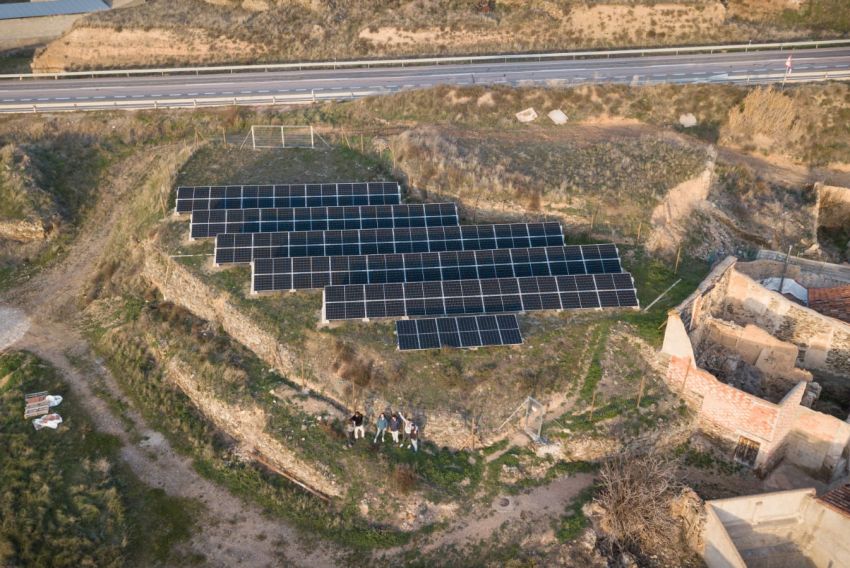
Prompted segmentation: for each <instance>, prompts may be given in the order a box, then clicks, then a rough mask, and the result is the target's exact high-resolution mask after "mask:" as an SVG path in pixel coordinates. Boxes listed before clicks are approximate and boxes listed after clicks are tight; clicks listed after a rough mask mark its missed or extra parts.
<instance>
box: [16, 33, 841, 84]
mask: <svg viewBox="0 0 850 568" xmlns="http://www.w3.org/2000/svg"><path fill="white" fill-rule="evenodd" d="M842 45H846V46H850V39H834V40H806V41H789V42H773V43H738V44H730V45H694V46H681V47H648V48H634V49H616V50H608V51H592V50H591V51H567V52H557V53H521V54H510V55H467V56H460V55H459V56H449V57H422V58H408V59H364V60H358V61H314V62H310V61H305V62H300V63H269V64H260V65H217V66H209V67H170V68H168V67H166V68H151V69H107V70H100V71H63V72H57V73H17V74H5V75H0V80H1V79H18V80H24V79H69V78H74V77H129V76H131V75H181V74H194V75H199V74H201V73H237V72H239V73H247V72H252V71H254V72H261V71H262V72H267V71H284V70H292V71H304V70H307V69H344V68H356V67H367V68H368V67H404V66H405V65H407V66H411V65H441V64H447V63H466V64H471V63H486V62H488V61H493V62H504V63H507V62H508V61H535V60H536V61H543V60H554V59H591V58H610V57H629V56H631V57H642V56H646V55H681V54H685V53H714V52H730V51H744V52H747V51H765V50H780V51H782V50H786V49H818V48H820V47H836V46H842Z"/></svg>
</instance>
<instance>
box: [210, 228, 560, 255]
mask: <svg viewBox="0 0 850 568" xmlns="http://www.w3.org/2000/svg"><path fill="white" fill-rule="evenodd" d="M563 244H564V234H563V233H562V232H561V225H560V224H559V223H514V224H505V225H463V226H455V227H425V228H412V229H411V228H405V229H363V230H352V231H293V232H289V233H245V234H239V235H233V234H219V235H217V236H216V239H215V263H216V264H219V265H221V264H233V263H248V262H251V261H253V260H256V259H259V258H283V257H300V256H357V255H364V254H401V253H409V252H441V251H462V250H484V249H498V248H527V247H539V246H551V245H563Z"/></svg>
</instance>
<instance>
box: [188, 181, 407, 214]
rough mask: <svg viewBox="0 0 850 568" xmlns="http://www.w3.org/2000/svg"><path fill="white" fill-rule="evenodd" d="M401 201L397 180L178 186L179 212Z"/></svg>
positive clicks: (386, 203)
mask: <svg viewBox="0 0 850 568" xmlns="http://www.w3.org/2000/svg"><path fill="white" fill-rule="evenodd" d="M398 203H401V187H400V186H399V185H398V184H397V183H396V182H389V181H374V182H362V183H302V184H278V185H225V186H182V187H178V188H177V202H176V206H175V210H176V211H177V213H190V212H192V211H196V210H205V209H267V208H282V207H336V206H347V205H394V204H398Z"/></svg>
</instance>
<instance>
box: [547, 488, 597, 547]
mask: <svg viewBox="0 0 850 568" xmlns="http://www.w3.org/2000/svg"><path fill="white" fill-rule="evenodd" d="M594 492H595V489H594V488H593V487H588V488H587V489H584V490H583V491H582V492H581V493H579V495H578V496H577V497H576V498H575V499H573V501H572V502H571V503H570V504H569V505H568V506H567V510H566V512H565V514H564V515H562V516H561V518H559V519H558V520H557V521H555V522H554V523H552V528H553V529H554V530H555V536H556V537H557V539H558V540H559V541H561V542H570V541H572V540H575V539H576V538H577V537H578V536H579V535H580V534H581V532H582V531H583V530H584V529H585V528H586V527H587V526H588V525H590V521H589V519H588V518H587V517H586V516H585V515H584V512H582V507H584V505H585V504H586V503H589V502H590V501H591V500H592V499H593V495H594Z"/></svg>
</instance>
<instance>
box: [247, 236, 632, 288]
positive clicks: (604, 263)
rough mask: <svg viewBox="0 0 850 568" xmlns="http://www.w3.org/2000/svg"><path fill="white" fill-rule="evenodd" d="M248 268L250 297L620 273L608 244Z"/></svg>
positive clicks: (323, 259)
mask: <svg viewBox="0 0 850 568" xmlns="http://www.w3.org/2000/svg"><path fill="white" fill-rule="evenodd" d="M252 267H253V269H252V271H251V291H252V292H270V291H275V290H298V289H304V288H324V287H325V286H329V285H334V286H344V285H347V284H384V283H399V282H428V281H435V280H475V279H479V280H480V279H486V278H506V277H515V278H519V277H524V276H563V275H575V274H599V273H616V272H621V271H622V269H621V267H620V258H619V255H618V254H617V248H616V247H615V246H614V245H582V246H561V247H554V246H553V247H535V248H511V249H495V250H493V249H485V250H477V251H463V252H457V251H445V252H438V253H408V254H377V255H366V256H363V255H360V256H335V257H327V256H314V257H304V258H291V257H289V258H258V259H256V260H255V261H254V262H253V264H252Z"/></svg>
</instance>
